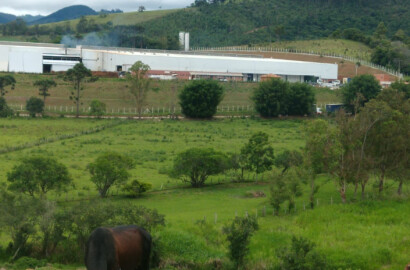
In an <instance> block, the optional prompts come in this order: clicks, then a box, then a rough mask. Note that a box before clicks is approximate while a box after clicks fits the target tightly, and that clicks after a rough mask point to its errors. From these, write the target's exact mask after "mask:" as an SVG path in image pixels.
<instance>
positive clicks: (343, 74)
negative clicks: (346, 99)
mask: <svg viewBox="0 0 410 270" xmlns="http://www.w3.org/2000/svg"><path fill="white" fill-rule="evenodd" d="M221 53H235V54H248V55H249V54H255V55H260V56H263V57H264V58H274V59H283V60H294V61H305V62H318V63H329V64H338V66H339V79H340V80H342V79H343V78H353V77H354V76H356V63H353V62H349V61H347V60H343V59H341V58H333V57H325V56H322V57H321V56H318V55H308V54H297V53H278V52H241V51H237V52H232V51H229V52H221ZM362 74H388V73H386V72H384V71H381V70H379V69H375V68H371V67H367V66H360V67H359V68H358V69H357V75H362ZM392 77H393V76H392Z"/></svg>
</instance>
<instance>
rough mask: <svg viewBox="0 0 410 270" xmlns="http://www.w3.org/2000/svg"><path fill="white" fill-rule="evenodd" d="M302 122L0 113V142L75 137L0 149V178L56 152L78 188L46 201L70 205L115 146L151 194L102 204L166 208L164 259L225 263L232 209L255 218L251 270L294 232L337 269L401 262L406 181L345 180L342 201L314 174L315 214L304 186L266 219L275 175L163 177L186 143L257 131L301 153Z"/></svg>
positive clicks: (83, 194) (224, 141)
mask: <svg viewBox="0 0 410 270" xmlns="http://www.w3.org/2000/svg"><path fill="white" fill-rule="evenodd" d="M304 121H308V120H280V119H275V120H261V119H253V118H247V119H224V120H210V121H187V120H179V121H178V120H177V121H171V120H157V121H154V120H149V121H148V120H143V121H129V120H128V121H125V120H124V121H120V120H90V119H78V120H74V119H60V118H49V119H0V142H1V143H2V142H4V141H7V142H8V143H7V145H8V146H11V145H13V146H18V145H21V144H24V143H26V142H29V141H32V140H38V139H39V138H52V137H56V136H58V135H60V134H64V133H69V132H70V133H75V134H77V135H76V136H74V137H72V138H68V139H64V138H61V139H58V138H60V137H58V138H57V140H55V141H52V142H49V143H47V142H44V143H42V144H39V145H38V146H28V147H27V148H26V149H22V150H19V151H13V152H9V153H4V154H0V182H1V183H3V184H5V183H6V174H7V172H8V171H10V170H11V168H12V167H13V166H14V165H15V164H17V163H18V161H19V160H20V159H21V158H22V157H25V156H29V155H37V154H41V155H47V156H54V157H55V158H57V159H58V160H59V161H60V162H62V163H64V164H65V165H66V166H67V167H68V168H69V171H70V173H71V175H72V177H73V179H74V183H75V185H74V186H73V187H71V188H69V190H68V192H67V193H63V194H57V193H50V194H49V195H48V198H49V199H52V200H56V201H57V202H59V204H60V205H71V204H73V203H77V202H78V201H82V200H87V199H88V198H94V197H97V192H96V191H95V188H94V186H93V184H92V183H91V182H90V180H89V178H90V175H89V173H88V171H87V170H86V166H87V164H88V163H89V162H91V161H93V160H94V159H95V158H96V157H97V156H98V155H99V154H100V153H102V152H105V151H117V152H120V153H122V154H125V155H128V156H130V157H132V158H134V159H135V161H136V163H137V165H136V168H135V169H133V170H132V171H131V173H132V179H135V178H136V179H138V180H140V181H143V182H148V183H151V184H153V190H151V191H149V192H148V193H146V194H144V195H143V196H142V197H140V198H136V199H131V198H128V197H126V196H124V194H123V193H122V192H121V190H119V189H117V188H114V189H112V195H111V196H110V198H108V199H107V200H109V201H110V202H112V203H113V204H120V205H121V204H127V205H129V204H131V205H144V206H146V207H148V208H155V209H157V210H158V211H159V213H161V214H164V215H165V218H166V222H167V225H166V227H165V228H164V229H163V230H161V231H159V232H156V233H157V234H158V235H161V237H162V239H163V241H165V243H172V245H174V246H172V247H168V249H167V252H169V253H167V254H165V255H164V256H168V257H167V258H174V259H175V258H178V259H180V260H182V261H185V262H187V263H189V262H197V261H200V262H204V263H206V262H209V261H212V260H215V259H221V260H222V261H223V262H224V263H227V261H228V259H227V256H226V255H225V254H226V246H227V243H226V242H225V240H224V237H223V236H222V234H221V228H222V227H223V225H224V224H227V223H228V222H229V221H230V220H232V219H233V218H234V217H235V215H238V216H243V215H245V214H246V213H248V215H258V217H259V224H260V230H259V231H258V232H257V233H256V234H255V236H254V237H253V239H252V241H251V248H250V254H249V256H248V259H249V262H250V268H249V269H270V267H271V266H272V265H273V264H275V263H276V262H277V259H276V256H275V253H276V252H277V249H278V248H282V247H285V246H287V245H288V244H289V243H290V239H291V237H292V235H297V236H303V237H306V238H308V239H310V240H312V241H313V242H315V243H316V245H317V249H318V250H319V251H321V252H323V253H324V254H326V256H327V258H328V260H329V262H331V263H332V265H334V266H335V267H337V268H335V269H338V268H339V269H369V270H370V269H401V268H403V267H404V265H405V264H406V263H408V259H409V257H408V254H410V202H409V200H408V197H409V195H410V189H409V186H408V185H407V186H405V187H404V196H403V198H397V197H395V196H394V193H395V189H396V187H397V185H396V183H394V182H392V181H387V183H386V193H385V194H384V197H383V198H381V199H380V198H378V197H377V196H376V194H377V192H376V190H375V189H376V188H374V189H373V187H372V185H373V183H372V182H371V183H369V185H368V188H367V193H366V200H365V201H360V199H357V200H354V196H353V187H351V186H349V187H348V198H349V203H348V204H346V205H343V204H341V200H340V197H339V195H338V191H337V186H336V185H335V182H334V181H333V180H332V179H329V177H327V176H319V178H318V179H317V181H318V183H319V184H320V185H321V188H320V190H319V192H318V194H317V201H316V204H317V206H316V208H315V209H314V210H310V209H308V195H309V194H308V187H304V194H303V196H302V197H300V198H297V200H296V213H293V212H292V213H290V214H289V213H286V212H285V211H284V208H285V207H284V208H282V210H281V211H280V212H279V216H273V209H272V207H271V206H270V204H269V196H270V193H269V185H270V184H269V179H270V175H271V173H272V172H268V173H265V174H264V175H263V176H262V177H261V176H259V178H258V180H259V182H255V180H254V178H253V174H252V173H249V172H246V173H245V176H246V178H248V181H246V182H242V183H235V182H232V181H231V180H232V174H231V173H227V174H226V175H220V176H215V177H211V178H210V179H209V181H208V182H207V185H206V187H204V188H201V189H192V188H190V187H189V185H188V184H186V183H182V182H181V181H179V180H176V179H172V178H170V177H169V176H168V175H167V174H166V172H167V170H168V169H169V168H170V167H171V166H172V161H173V159H174V157H175V156H176V154H178V153H179V152H182V151H184V150H185V149H187V148H190V147H212V148H214V149H217V150H219V151H223V152H236V153H238V152H239V151H240V148H241V147H242V146H243V145H244V144H245V143H246V142H247V140H248V139H249V137H250V136H251V134H253V133H254V132H257V131H263V132H266V133H268V134H269V135H270V142H271V144H272V146H273V148H274V150H275V153H276V154H278V153H280V152H282V151H283V150H285V149H290V150H292V149H295V150H300V149H301V148H302V147H303V146H304V135H303V131H302V127H303V125H304ZM98 126H107V128H106V129H104V130H102V131H100V132H95V133H90V134H88V135H87V134H82V133H81V131H85V130H92V129H93V128H95V127H98ZM253 191H262V192H264V194H265V195H266V197H253V196H251V195H249V194H251V193H252V192H253ZM203 219H205V220H206V223H207V224H208V225H207V226H202V227H201V226H199V225H198V223H197V221H198V220H203ZM0 239H1V241H2V243H1V245H2V246H3V247H4V246H5V245H6V244H7V236H6V235H5V234H2V235H1V236H0ZM184 241H185V242H184ZM184 243H185V244H184ZM187 244H189V247H187V246H186V245H187ZM56 268H60V267H59V266H57V267H56ZM74 268H75V267H74V266H73V269H74Z"/></svg>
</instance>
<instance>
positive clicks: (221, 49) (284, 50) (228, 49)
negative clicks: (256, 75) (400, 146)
mask: <svg viewBox="0 0 410 270" xmlns="http://www.w3.org/2000/svg"><path fill="white" fill-rule="evenodd" d="M191 50H192V51H199V52H200V51H209V52H275V53H295V54H305V55H314V56H324V57H331V58H338V59H343V60H347V61H350V62H353V63H360V65H363V66H368V67H371V68H375V69H379V70H382V71H384V72H386V73H388V74H390V75H393V76H396V77H399V78H403V74H402V73H400V72H399V71H397V70H395V69H391V68H387V67H384V66H381V65H377V64H374V63H372V62H369V61H367V60H364V59H360V58H355V57H351V56H348V55H342V54H336V53H323V52H316V51H306V50H300V49H288V48H275V47H243V46H238V47H236V46H232V47H193V48H191Z"/></svg>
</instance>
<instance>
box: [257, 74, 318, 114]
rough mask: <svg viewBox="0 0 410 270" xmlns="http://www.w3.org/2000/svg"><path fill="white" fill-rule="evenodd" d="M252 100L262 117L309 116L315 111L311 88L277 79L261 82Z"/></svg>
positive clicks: (313, 95) (307, 85)
mask: <svg viewBox="0 0 410 270" xmlns="http://www.w3.org/2000/svg"><path fill="white" fill-rule="evenodd" d="M252 100H253V102H254V103H255V109H256V111H257V112H258V113H260V115H261V116H263V117H274V116H278V115H310V114H312V113H313V112H314V111H315V110H316V108H315V106H314V104H315V102H316V99H315V94H314V88H313V86H311V85H309V84H306V83H288V82H286V81H283V80H282V79H279V78H274V79H271V80H268V81H265V82H261V83H260V84H259V87H258V88H257V89H256V90H255V91H254V93H253V95H252Z"/></svg>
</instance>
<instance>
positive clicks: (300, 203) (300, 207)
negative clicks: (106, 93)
mask: <svg viewBox="0 0 410 270" xmlns="http://www.w3.org/2000/svg"><path fill="white" fill-rule="evenodd" d="M164 186H165V185H164V184H162V185H161V188H160V189H159V190H158V189H155V190H152V191H153V192H158V191H165V192H166V191H167V190H169V189H167V188H164ZM175 188H176V187H173V188H171V189H175ZM80 194H81V195H80ZM124 195H125V194H123V193H122V192H120V191H119V189H118V188H117V189H116V191H114V190H112V191H110V192H109V193H108V194H107V197H118V196H124ZM98 198H100V196H99V195H98V194H96V193H94V192H93V194H91V190H90V189H88V190H83V191H78V194H76V195H74V194H68V193H66V194H65V195H62V196H59V198H58V199H57V202H59V203H64V202H75V201H87V200H92V199H98ZM263 199H264V203H263V205H261V206H260V207H257V208H253V209H248V210H242V211H232V214H229V213H227V212H226V211H224V213H223V214H221V212H219V213H218V212H214V213H212V214H209V213H208V214H207V215H204V216H203V220H204V221H210V222H213V223H214V224H218V223H221V222H222V223H223V222H224V221H226V220H229V219H232V218H235V217H238V216H242V217H247V216H250V215H254V216H255V217H257V218H265V217H269V216H271V217H276V216H287V215H292V214H297V213H302V212H305V211H309V210H312V208H311V206H310V202H308V201H307V200H303V199H298V200H296V202H295V205H294V208H292V209H291V210H290V211H289V209H288V207H287V203H286V202H285V203H283V204H282V205H281V208H280V210H279V212H278V211H276V210H275V209H273V208H272V207H271V206H270V205H269V199H268V198H266V197H263ZM369 199H372V198H369V194H368V193H367V200H369ZM336 204H342V200H341V198H340V197H339V196H336V197H333V196H331V197H330V198H324V197H320V198H316V199H315V202H314V209H316V208H319V207H321V206H329V205H336ZM194 222H195V221H194ZM222 223H221V224H222Z"/></svg>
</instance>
